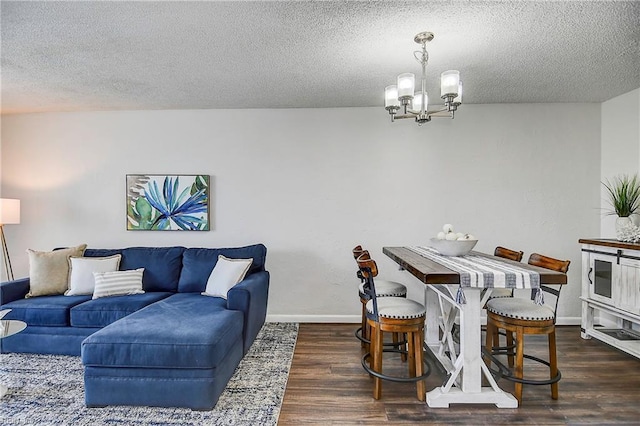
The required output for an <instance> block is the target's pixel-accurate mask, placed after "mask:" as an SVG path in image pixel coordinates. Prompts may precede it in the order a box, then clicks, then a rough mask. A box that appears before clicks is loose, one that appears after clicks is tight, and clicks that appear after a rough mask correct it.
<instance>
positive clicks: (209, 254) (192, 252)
mask: <svg viewBox="0 0 640 426" xmlns="http://www.w3.org/2000/svg"><path fill="white" fill-rule="evenodd" d="M219 255H223V256H225V257H227V258H230V259H249V258H252V259H253V262H252V263H251V268H250V269H249V272H247V275H250V274H252V273H254V272H258V271H264V267H265V260H266V257H267V248H266V247H265V246H264V245H262V244H255V245H251V246H246V247H237V248H221V249H208V248H188V249H186V250H185V251H184V254H183V257H182V272H181V273H180V281H179V282H178V292H180V293H186V292H198V293H201V292H203V291H205V288H206V286H207V280H208V279H209V276H210V275H211V271H213V267H214V266H215V265H216V263H217V261H218V256H219Z"/></svg>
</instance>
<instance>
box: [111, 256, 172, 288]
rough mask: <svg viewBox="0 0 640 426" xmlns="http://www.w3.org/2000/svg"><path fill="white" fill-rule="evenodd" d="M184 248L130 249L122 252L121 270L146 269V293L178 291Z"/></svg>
mask: <svg viewBox="0 0 640 426" xmlns="http://www.w3.org/2000/svg"><path fill="white" fill-rule="evenodd" d="M183 251H184V247H130V248H126V249H123V250H122V261H121V262H120V269H121V270H129V269H138V268H144V277H143V279H142V283H143V289H144V290H145V291H173V292H175V291H177V289H178V279H179V278H180V270H181V269H182V252H183Z"/></svg>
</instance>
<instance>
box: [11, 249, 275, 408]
mask: <svg viewBox="0 0 640 426" xmlns="http://www.w3.org/2000/svg"><path fill="white" fill-rule="evenodd" d="M114 254H121V255H122V259H121V262H120V269H121V270H130V269H137V268H144V275H143V289H144V290H145V293H143V294H133V295H127V296H111V297H102V298H99V299H93V300H92V299H91V296H63V295H59V296H40V297H32V298H25V295H26V294H27V292H28V291H29V278H24V279H19V280H15V281H11V282H7V283H2V284H0V309H11V312H9V313H8V314H7V316H6V317H5V319H18V320H22V321H25V322H26V323H27V325H28V326H27V328H26V329H25V330H24V331H23V332H22V333H18V334H16V335H14V336H10V337H7V338H5V339H2V340H0V351H1V352H28V353H43V354H63V355H76V356H77V355H81V357H82V362H83V364H84V367H85V398H86V404H87V405H88V406H105V405H150V406H162V407H169V406H174V407H189V408H192V409H197V410H209V409H211V408H213V407H214V406H215V404H216V402H217V400H218V397H219V395H220V393H222V391H223V390H224V388H225V386H226V384H227V382H228V380H229V379H230V378H231V376H232V375H233V372H234V370H235V368H236V366H237V365H238V363H239V362H240V360H241V359H242V357H243V356H244V354H246V353H247V351H248V350H249V347H250V346H251V344H252V343H253V341H254V339H255V338H256V336H257V334H258V332H259V331H260V329H261V327H262V325H263V324H264V322H265V318H266V312H267V298H268V290H269V273H268V272H267V271H266V270H265V260H266V247H265V246H264V245H262V244H257V245H252V246H247V247H239V248H223V249H207V248H184V247H157V248H150V247H131V248H124V249H87V250H86V251H85V253H84V256H85V257H91V256H93V257H104V256H111V255H114ZM218 255H223V256H225V257H227V258H232V259H233V258H235V259H246V258H252V259H253V262H252V264H251V267H250V269H249V271H248V273H247V275H246V276H245V278H244V280H242V281H241V282H240V283H238V284H237V285H235V286H234V287H233V288H232V289H231V290H229V292H228V294H227V299H226V300H225V299H223V298H220V297H210V296H203V295H201V292H203V291H204V290H205V287H206V283H207V279H208V277H209V275H210V274H211V271H212V269H213V267H214V266H215V264H216V262H217V259H218Z"/></svg>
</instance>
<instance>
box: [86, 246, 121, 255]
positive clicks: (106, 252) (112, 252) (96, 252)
mask: <svg viewBox="0 0 640 426" xmlns="http://www.w3.org/2000/svg"><path fill="white" fill-rule="evenodd" d="M122 250H124V249H91V248H88V249H86V250H85V251H84V257H109V256H113V255H116V254H122Z"/></svg>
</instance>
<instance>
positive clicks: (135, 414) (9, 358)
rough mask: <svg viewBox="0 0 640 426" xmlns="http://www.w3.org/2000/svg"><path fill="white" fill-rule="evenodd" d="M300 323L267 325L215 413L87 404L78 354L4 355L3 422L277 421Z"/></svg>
mask: <svg viewBox="0 0 640 426" xmlns="http://www.w3.org/2000/svg"><path fill="white" fill-rule="evenodd" d="M297 336H298V325H297V324H285V323H267V324H265V325H264V327H263V328H262V330H261V331H260V334H259V335H258V337H257V339H256V341H255V342H254V343H253V345H252V346H251V349H250V350H249V353H247V355H246V356H245V357H244V358H243V360H242V361H241V362H240V365H239V366H238V368H237V369H236V372H235V374H234V375H233V377H232V378H231V380H230V381H229V384H228V385H227V388H226V389H225V391H224V392H223V393H222V395H221V396H220V399H219V400H218V404H217V405H216V407H215V408H214V409H213V410H211V411H192V410H190V409H184V408H155V407H128V406H127V407H106V408H86V407H85V406H84V385H83V380H82V362H81V361H80V358H79V357H69V356H56V355H31V354H1V355H0V383H3V384H5V386H8V387H9V393H8V394H7V395H5V396H4V398H2V399H0V424H2V425H92V426H93V425H122V426H129V425H131V426H134V425H135V426H139V425H140V426H147V425H276V424H277V422H278V415H279V414H280V407H281V406H282V398H283V397H284V391H285V388H286V385H287V378H288V377H289V368H290V367H291V359H292V357H293V350H294V348H295V345H296V339H297Z"/></svg>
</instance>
